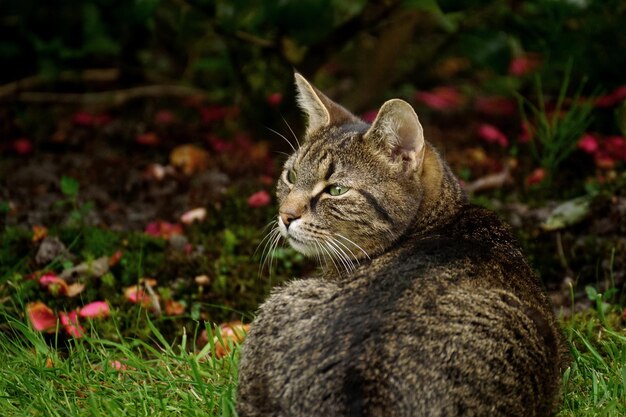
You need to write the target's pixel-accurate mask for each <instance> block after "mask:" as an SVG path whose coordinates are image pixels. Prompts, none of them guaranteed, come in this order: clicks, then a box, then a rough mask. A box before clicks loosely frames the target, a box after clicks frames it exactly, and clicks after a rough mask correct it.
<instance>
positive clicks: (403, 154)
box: [365, 99, 425, 170]
mask: <svg viewBox="0 0 626 417" xmlns="http://www.w3.org/2000/svg"><path fill="white" fill-rule="evenodd" d="M365 140H368V141H370V142H371V143H373V144H374V145H375V146H379V147H383V148H384V149H385V150H387V151H389V153H390V155H391V156H392V157H393V158H402V160H403V161H405V162H407V163H408V168H409V169H413V170H417V169H418V168H421V166H422V162H423V161H424V150H425V146H424V130H423V129H422V125H421V124H420V122H419V119H418V118H417V114H415V110H413V107H411V105H410V104H409V103H407V102H406V101H404V100H400V99H393V100H389V101H387V102H385V104H383V105H382V107H381V108H380V110H379V111H378V115H377V116H376V120H374V123H372V126H371V127H370V129H369V130H368V131H367V133H365Z"/></svg>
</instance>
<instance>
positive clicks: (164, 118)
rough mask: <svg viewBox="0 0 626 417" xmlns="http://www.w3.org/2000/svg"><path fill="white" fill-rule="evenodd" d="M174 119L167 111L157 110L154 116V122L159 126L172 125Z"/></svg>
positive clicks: (172, 114)
mask: <svg viewBox="0 0 626 417" xmlns="http://www.w3.org/2000/svg"><path fill="white" fill-rule="evenodd" d="M175 119H176V116H174V113H172V112H171V111H169V110H159V111H158V112H156V114H155V115H154V122H155V123H157V124H160V125H167V124H170V123H172V122H173V121H174V120H175Z"/></svg>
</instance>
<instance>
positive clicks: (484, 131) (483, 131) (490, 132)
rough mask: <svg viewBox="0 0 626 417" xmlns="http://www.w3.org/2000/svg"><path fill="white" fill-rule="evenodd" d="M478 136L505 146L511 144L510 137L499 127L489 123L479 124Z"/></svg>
mask: <svg viewBox="0 0 626 417" xmlns="http://www.w3.org/2000/svg"><path fill="white" fill-rule="evenodd" d="M478 136H479V137H480V138H481V139H483V140H484V141H485V142H488V143H497V144H498V145H500V146H502V147H503V148H505V147H507V146H508V145H509V139H508V138H507V137H506V136H505V135H504V133H502V132H501V131H500V129H498V128H497V127H495V126H493V125H490V124H488V123H483V124H481V125H479V126H478Z"/></svg>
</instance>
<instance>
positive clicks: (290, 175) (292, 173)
mask: <svg viewBox="0 0 626 417" xmlns="http://www.w3.org/2000/svg"><path fill="white" fill-rule="evenodd" d="M297 178H298V176H297V175H296V171H294V170H293V169H290V170H289V172H287V181H289V183H290V184H294V183H295V182H296V179H297Z"/></svg>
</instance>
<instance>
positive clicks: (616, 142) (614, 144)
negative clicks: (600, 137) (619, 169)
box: [605, 136, 626, 162]
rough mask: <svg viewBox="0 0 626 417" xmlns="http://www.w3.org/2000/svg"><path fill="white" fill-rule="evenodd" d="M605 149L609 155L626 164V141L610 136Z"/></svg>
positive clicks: (619, 137)
mask: <svg viewBox="0 0 626 417" xmlns="http://www.w3.org/2000/svg"><path fill="white" fill-rule="evenodd" d="M605 148H606V151H607V153H608V154H609V155H611V156H612V157H614V158H616V159H618V160H621V161H625V162H626V139H624V138H623V137H621V136H609V137H608V138H606V140H605Z"/></svg>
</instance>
